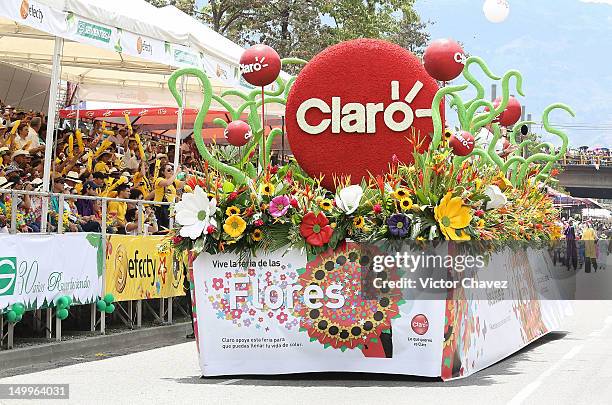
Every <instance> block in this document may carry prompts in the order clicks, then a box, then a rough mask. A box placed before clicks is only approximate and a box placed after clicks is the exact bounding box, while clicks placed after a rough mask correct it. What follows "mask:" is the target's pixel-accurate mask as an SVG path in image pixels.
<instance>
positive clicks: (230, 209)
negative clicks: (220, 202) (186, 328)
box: [225, 205, 240, 217]
mask: <svg viewBox="0 0 612 405" xmlns="http://www.w3.org/2000/svg"><path fill="white" fill-rule="evenodd" d="M238 214H240V208H238V207H236V206H235V205H232V206H231V207H227V209H226V210H225V215H227V216H228V217H230V216H232V215H238Z"/></svg>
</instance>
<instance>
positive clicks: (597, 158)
mask: <svg viewBox="0 0 612 405" xmlns="http://www.w3.org/2000/svg"><path fill="white" fill-rule="evenodd" d="M562 165H563V166H571V165H575V166H589V165H593V166H595V165H596V166H599V167H602V166H612V156H607V155H588V154H584V153H581V154H579V155H570V154H566V155H565V156H563V161H562Z"/></svg>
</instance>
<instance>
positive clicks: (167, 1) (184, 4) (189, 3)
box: [147, 0, 196, 16]
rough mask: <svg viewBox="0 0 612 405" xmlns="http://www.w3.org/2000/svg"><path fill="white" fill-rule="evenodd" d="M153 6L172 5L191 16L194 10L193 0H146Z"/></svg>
mask: <svg viewBox="0 0 612 405" xmlns="http://www.w3.org/2000/svg"><path fill="white" fill-rule="evenodd" d="M147 2H148V3H151V4H152V5H154V6H155V7H164V6H174V7H176V8H178V9H179V10H181V11H182V12H183V13H185V14H188V15H191V16H193V15H194V14H195V11H196V5H195V0H147Z"/></svg>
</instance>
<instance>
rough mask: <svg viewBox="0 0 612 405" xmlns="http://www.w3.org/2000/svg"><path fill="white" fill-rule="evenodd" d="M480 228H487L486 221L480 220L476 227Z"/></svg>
mask: <svg viewBox="0 0 612 405" xmlns="http://www.w3.org/2000/svg"><path fill="white" fill-rule="evenodd" d="M476 226H477V227H478V228H484V227H485V221H484V219H480V220H478V224H477V225H476Z"/></svg>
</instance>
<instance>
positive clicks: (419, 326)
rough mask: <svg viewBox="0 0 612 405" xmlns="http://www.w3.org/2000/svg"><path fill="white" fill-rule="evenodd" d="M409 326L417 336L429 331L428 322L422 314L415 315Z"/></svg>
mask: <svg viewBox="0 0 612 405" xmlns="http://www.w3.org/2000/svg"><path fill="white" fill-rule="evenodd" d="M410 326H412V330H413V331H414V333H416V334H417V335H424V334H426V333H427V331H428V330H429V320H428V319H427V317H426V316H425V315H423V314H418V315H415V316H414V318H412V321H411V322H410Z"/></svg>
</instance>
